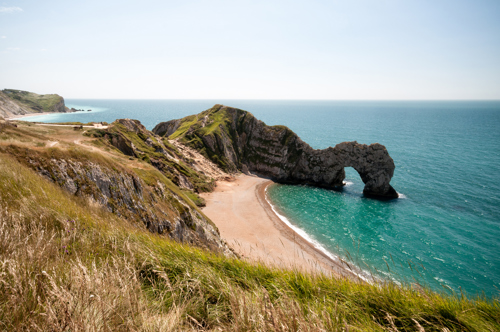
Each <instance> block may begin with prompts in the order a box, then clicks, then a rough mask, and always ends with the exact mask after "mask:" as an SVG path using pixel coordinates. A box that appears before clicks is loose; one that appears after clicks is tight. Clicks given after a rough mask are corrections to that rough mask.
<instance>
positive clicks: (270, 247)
mask: <svg viewBox="0 0 500 332" xmlns="http://www.w3.org/2000/svg"><path fill="white" fill-rule="evenodd" d="M272 183H273V182H272V181H270V180H267V179H263V178H260V177H255V176H249V175H243V174H242V175H238V176H237V177H236V178H235V180H234V181H218V182H217V187H216V189H215V191H214V192H212V193H205V194H201V196H202V197H203V198H204V199H205V200H206V204H207V205H206V207H205V208H203V212H204V213H205V214H206V215H207V216H208V217H209V218H210V219H211V220H212V221H213V222H214V223H215V224H216V225H217V227H218V228H219V230H220V233H221V236H222V238H223V239H225V240H226V242H227V243H228V244H229V245H230V246H231V247H232V248H233V249H234V250H235V251H236V252H237V253H238V254H239V255H241V256H242V257H243V258H246V259H249V260H253V261H261V262H264V263H265V264H268V265H276V266H279V267H285V268H292V269H298V270H305V271H309V272H320V273H324V274H333V275H335V276H345V277H352V278H354V279H358V278H357V277H356V275H355V274H354V273H352V272H351V271H350V270H349V269H347V268H345V266H344V264H342V263H339V262H336V261H334V260H332V259H331V258H329V257H328V256H327V255H326V254H324V253H323V252H321V251H320V250H318V249H316V248H315V247H314V246H313V245H312V244H311V243H310V242H308V241H306V240H305V239H304V238H302V237H301V236H300V235H298V234H297V233H296V232H294V231H293V230H292V229H291V228H290V227H289V226H288V225H286V224H285V223H284V222H283V221H282V220H281V219H280V218H279V217H278V216H277V215H276V214H275V213H274V211H273V210H272V208H271V206H270V205H269V203H268V202H267V201H266V199H265V195H266V193H265V189H266V187H267V186H268V185H270V184H272Z"/></svg>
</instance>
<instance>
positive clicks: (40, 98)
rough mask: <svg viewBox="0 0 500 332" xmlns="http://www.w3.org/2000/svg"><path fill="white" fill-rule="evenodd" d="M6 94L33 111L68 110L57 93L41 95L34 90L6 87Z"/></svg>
mask: <svg viewBox="0 0 500 332" xmlns="http://www.w3.org/2000/svg"><path fill="white" fill-rule="evenodd" d="M2 92H3V93H4V95H6V96H7V97H9V98H10V99H12V100H13V101H15V102H16V103H18V104H19V105H20V106H24V107H25V108H27V109H29V110H31V112H35V113H42V112H66V111H67V109H66V107H65V105H64V99H63V98H62V97H61V96H59V95H57V94H46V95H39V94H37V93H34V92H28V91H22V90H14V89H4V90H2Z"/></svg>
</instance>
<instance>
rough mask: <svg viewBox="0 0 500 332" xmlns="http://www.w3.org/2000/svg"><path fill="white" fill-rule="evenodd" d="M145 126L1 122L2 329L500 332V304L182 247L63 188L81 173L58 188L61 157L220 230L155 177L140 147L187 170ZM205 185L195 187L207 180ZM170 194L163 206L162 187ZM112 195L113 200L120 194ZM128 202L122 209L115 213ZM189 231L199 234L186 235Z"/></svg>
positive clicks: (135, 218) (170, 213) (171, 216)
mask: <svg viewBox="0 0 500 332" xmlns="http://www.w3.org/2000/svg"><path fill="white" fill-rule="evenodd" d="M116 124H120V122H117V123H116ZM136 124H137V123H136ZM138 128H139V129H140V130H139V131H137V132H136V131H135V130H134V128H132V129H133V130H130V128H127V123H125V124H124V123H121V125H119V126H116V127H115V128H113V125H112V126H111V127H110V128H108V129H109V131H108V130H105V131H103V132H88V133H87V135H89V136H83V134H82V133H81V132H79V131H74V130H73V129H72V128H71V127H69V128H64V127H41V126H36V125H32V124H27V123H21V122H19V123H18V124H17V127H14V126H12V125H11V124H7V123H5V122H3V121H1V122H0V330H4V331H27V330H30V331H37V330H38V331H190V330H192V331H500V305H499V302H498V300H497V299H486V298H481V297H474V298H472V297H467V296H466V295H465V294H454V295H445V294H438V293H435V292H431V291H430V290H427V289H421V288H412V287H409V286H402V287H399V286H397V285H394V284H392V283H388V284H384V285H369V284H366V283H359V282H355V281H351V280H346V279H336V278H332V277H329V276H325V275H312V274H306V273H302V272H300V271H293V270H281V269H277V268H273V267H268V266H264V265H262V264H259V263H251V262H247V261H244V260H240V259H239V258H237V257H235V255H233V254H231V253H230V252H225V253H224V252H223V251H222V250H215V249H213V247H210V246H205V247H204V246H203V245H200V243H201V242H200V243H196V241H194V243H193V244H194V246H193V245H189V244H188V241H182V239H178V241H177V242H176V241H173V240H172V239H173V238H175V237H171V236H169V232H170V231H165V232H163V233H162V234H160V233H159V232H158V230H157V229H156V230H152V229H150V228H148V226H147V224H146V223H144V221H143V220H142V219H141V218H140V213H139V214H138V213H133V211H130V210H128V209H125V207H120V208H117V209H113V208H110V206H108V204H107V202H109V201H106V202H104V201H99V199H95V197H100V196H93V193H94V191H96V190H97V191H102V192H103V193H104V192H105V190H104V191H103V189H102V188H105V187H102V188H101V187H99V186H96V187H92V184H91V183H87V182H85V181H82V183H80V184H79V185H76V184H75V186H77V187H78V188H91V190H89V191H86V190H80V192H78V191H76V192H74V193H73V192H72V191H71V190H69V189H68V188H69V187H68V186H65V184H68V183H69V181H68V179H69V178H71V179H78V176H80V177H81V178H82V179H83V175H84V174H86V173H85V172H84V171H82V172H81V173H78V172H75V174H73V175H72V174H69V173H71V171H69V172H67V173H68V176H69V177H68V178H66V181H65V182H64V183H63V182H61V181H59V180H60V179H62V177H61V176H60V175H58V174H60V172H59V173H58V171H57V169H59V170H60V169H61V168H60V167H59V166H61V165H63V163H62V162H61V160H65V161H66V167H67V168H66V169H67V170H69V169H70V168H69V167H68V166H67V165H69V164H70V162H71V163H74V165H73V169H78V168H77V167H76V166H75V165H76V164H77V163H80V166H79V167H80V169H82V170H86V171H89V172H90V171H92V170H93V171H95V170H96V167H97V166H98V167H99V169H100V170H101V172H103V174H109V175H110V176H111V175H113V176H119V175H120V174H121V176H123V177H126V178H129V179H133V178H134V177H135V178H136V179H137V180H136V181H137V183H140V185H137V184H136V185H134V184H133V183H134V181H133V180H130V181H131V182H132V185H131V186H130V187H129V186H128V185H125V184H124V185H123V187H122V189H123V190H125V189H126V188H129V189H130V190H133V191H134V192H133V193H132V194H130V195H131V197H132V196H133V195H138V193H139V192H142V197H143V200H144V201H145V202H144V203H143V204H144V206H145V208H146V205H147V204H150V205H149V209H150V210H151V211H153V212H154V211H156V210H155V209H156V208H158V209H160V210H162V211H165V213H166V216H165V220H168V221H169V222H170V221H172V220H177V219H176V218H178V219H182V213H185V212H186V209H189V211H188V212H189V214H190V215H191V216H193V215H197V218H199V220H198V223H197V224H196V225H198V226H196V227H199V228H203V227H206V226H207V225H211V222H209V221H208V220H207V221H206V223H201V221H202V219H204V220H205V218H206V217H204V216H203V214H202V212H201V211H200V210H199V209H198V207H197V206H196V204H194V202H193V201H192V200H191V199H190V198H189V197H188V196H187V195H185V192H189V193H190V195H191V196H192V197H195V196H196V190H195V189H192V190H189V189H186V188H180V187H179V186H178V185H176V184H175V183H174V182H173V181H172V180H171V179H170V178H169V176H171V177H172V178H174V177H175V176H177V174H178V173H176V172H180V173H181V174H183V175H184V173H182V172H181V171H179V170H178V169H177V168H175V167H174V166H173V165H170V164H168V163H167V161H166V160H163V161H162V163H160V164H162V165H163V163H164V167H163V168H164V169H167V170H168V172H171V173H168V172H167V171H161V170H160V169H161V166H160V167H158V168H156V167H155V163H156V162H155V161H154V160H160V159H161V158H160V157H161V156H159V155H155V154H154V153H157V152H154V153H153V152H152V150H151V151H149V150H147V149H146V147H145V146H142V145H141V144H140V142H139V141H136V136H137V137H139V139H141V140H142V141H143V142H146V141H147V140H148V138H151V141H152V146H155V144H156V145H158V146H160V147H161V148H162V149H163V148H164V149H165V151H166V152H167V153H168V154H171V157H173V159H170V158H168V157H165V158H166V159H168V161H169V162H176V161H175V160H178V161H179V162H180V161H182V158H181V156H180V155H181V154H182V153H180V150H179V149H178V148H176V147H175V146H174V145H173V144H172V145H168V144H167V143H169V142H168V141H166V140H164V139H163V138H159V137H157V136H154V135H152V134H151V133H149V134H148V133H143V132H142V128H140V127H138ZM139 132H140V133H142V134H143V135H149V136H147V137H142V138H141V135H139V134H138V133H139ZM115 134H116V136H113V135H115ZM120 135H123V137H122V138H123V139H125V138H127V137H128V139H129V140H128V141H126V142H125V143H127V144H129V147H130V148H131V150H129V152H130V154H125V153H124V152H123V151H122V150H121V149H119V148H117V147H116V146H121V145H120V144H114V145H113V137H118V136H120ZM134 135H136V136H134ZM91 136H93V137H91ZM153 138H154V139H153ZM119 141H120V139H119V138H116V139H115V143H117V142H119ZM160 141H163V143H162V144H163V146H161V144H160ZM55 142H57V143H56V144H54V143H55ZM131 143H133V145H132V144H131ZM127 144H125V145H123V146H126V145H127ZM146 145H147V146H149V144H146ZM146 150H147V151H146ZM155 150H157V149H156V148H155ZM158 150H159V149H158ZM169 151H170V152H169ZM174 151H177V153H178V154H176V153H175V152H174ZM142 153H143V154H147V155H148V158H146V157H145V156H144V155H142ZM162 155H163V156H166V155H165V154H162ZM196 158H198V157H196ZM53 160H54V161H53ZM195 161H196V160H195V158H194V155H193V158H186V159H185V160H184V161H182V162H183V164H184V165H185V166H186V167H189V172H197V171H196V169H195V166H196V165H198V164H196V163H195ZM189 163H191V166H190V165H189ZM96 165H97V166H96ZM158 165H159V164H158ZM168 166H171V167H172V169H169V167H168ZM181 169H182V167H181ZM44 170H45V171H47V172H48V175H47V174H46V173H45V172H44ZM189 172H186V173H187V174H188V175H189ZM79 174H80V175H79ZM92 174H94V173H92ZM168 174H170V175H168ZM188 175H184V176H185V177H186V179H187V180H189V181H190V182H191V179H192V177H190V176H188ZM202 175H203V174H201V173H199V174H198V178H199V179H203V176H205V177H207V176H206V175H203V176H202ZM92 179H93V178H92V177H88V181H91V180H92ZM73 181H74V182H75V180H73ZM192 181H193V182H195V180H194V178H193V180H192ZM207 181H208V180H207ZM122 182H123V183H126V182H127V181H126V179H125V180H124V181H122ZM158 182H159V183H160V184H158ZM162 186H163V187H164V192H165V197H163V196H161V193H158V190H160V189H158V190H157V189H155V188H159V187H162ZM139 187H141V188H142V189H141V190H139V189H138V188H139ZM132 188H134V189H132ZM207 188H209V187H207ZM108 189H109V188H108ZM198 189H199V190H202V189H203V190H204V187H198ZM109 190H110V193H111V192H114V191H113V190H115V189H113V188H111V189H109ZM118 191H119V190H118ZM118 191H116V192H118ZM160 191H161V190H160ZM155 193H156V194H155ZM100 194H102V193H101V192H100ZM155 195H156V196H155ZM124 196H125V195H124ZM124 196H122V199H125V198H124ZM103 197H105V198H106V199H107V200H109V199H110V198H109V197H111V194H110V196H109V197H108V196H106V195H104V196H103ZM113 197H114V196H113ZM103 199H104V198H103ZM119 199H120V197H118V196H116V198H113V200H114V202H115V204H118V201H119ZM134 199H135V198H134ZM174 199H175V200H176V201H177V202H178V204H180V205H182V206H183V207H184V210H183V209H181V208H180V207H178V206H177V205H176V204H174ZM135 200H136V199H135ZM155 200H156V201H157V202H158V204H159V205H154V203H155ZM136 201H137V200H136ZM127 204H128V203H127ZM164 204H165V205H164ZM132 206H133V204H132ZM177 207H178V208H179V209H181V210H183V211H184V212H181V211H180V210H177ZM146 210H147V209H146ZM127 211H128V212H127ZM153 212H151V213H153ZM198 215H199V216H198ZM186 218H187V216H185V219H182V220H184V221H183V222H184V223H186V220H188V219H189V218H187V219H186ZM204 229H205V230H206V229H208V228H204ZM186 231H187V232H194V230H192V228H190V227H189V226H188V227H187V228H186ZM186 234H188V233H186ZM193 234H194V233H193ZM193 236H194V235H193ZM214 236H215V235H214ZM200 239H201V238H200ZM207 243H208V242H207ZM219 249H220V248H219Z"/></svg>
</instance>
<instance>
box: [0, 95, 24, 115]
mask: <svg viewBox="0 0 500 332" xmlns="http://www.w3.org/2000/svg"><path fill="white" fill-rule="evenodd" d="M28 113H30V111H29V109H28V108H27V107H25V106H20V105H19V104H18V103H16V102H15V101H14V100H12V99H11V98H9V97H8V96H7V95H5V94H4V93H3V92H2V91H0V116H2V117H4V118H9V117H11V116H15V115H25V114H28Z"/></svg>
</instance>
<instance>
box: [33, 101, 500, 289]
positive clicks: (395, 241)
mask: <svg viewBox="0 0 500 332" xmlns="http://www.w3.org/2000/svg"><path fill="white" fill-rule="evenodd" d="M215 103H223V104H226V105H229V106H233V107H238V108H242V109H245V110H248V111H250V112H252V113H253V114H254V115H255V116H256V117H258V118H259V119H262V120H263V121H264V122H266V123H267V124H269V125H276V124H283V125H286V126H288V127H289V128H291V129H292V130H294V131H295V132H296V133H297V134H298V135H299V136H300V137H301V138H302V139H303V140H304V141H306V142H308V143H309V144H310V145H311V146H312V147H314V148H317V149H322V148H326V147H328V146H334V145H335V144H337V143H340V142H342V141H351V140H357V141H358V142H360V143H366V144H370V143H374V142H379V143H381V144H383V145H385V146H386V147H387V149H388V151H389V153H390V155H391V156H392V158H393V159H394V161H395V164H396V170H395V174H394V178H393V179H392V181H391V184H392V185H393V187H394V188H395V189H396V190H397V191H398V192H399V193H401V194H402V198H401V199H398V200H393V201H388V202H381V201H376V200H372V199H367V198H364V197H363V195H362V190H363V183H362V181H361V179H360V178H359V175H358V174H357V173H356V171H354V170H353V169H351V168H348V169H346V183H347V185H346V187H345V189H344V190H343V191H342V192H335V191H329V190H324V189H318V188H312V187H307V186H290V185H273V186H271V187H270V188H269V190H268V194H269V198H270V200H271V202H272V203H273V204H274V205H275V207H276V209H277V210H278V211H279V212H280V213H281V214H283V215H284V216H286V218H288V219H289V220H290V222H291V223H292V224H294V225H295V226H297V227H299V228H301V229H302V230H304V231H305V232H306V233H307V234H309V236H310V237H311V238H312V239H313V240H314V241H315V242H317V243H318V244H319V245H321V246H322V247H323V248H325V249H327V250H328V251H330V252H332V253H334V254H336V255H339V256H341V257H347V258H348V259H350V260H352V261H354V262H356V264H357V265H358V266H359V267H360V268H362V269H364V270H365V271H370V272H371V273H373V274H374V275H376V276H382V277H385V278H391V279H394V280H397V281H399V282H415V281H417V282H419V283H420V284H425V285H428V286H430V287H432V288H433V289H435V290H441V291H445V292H449V291H450V289H452V290H454V291H457V292H459V291H460V290H459V288H460V287H461V288H462V289H463V290H464V291H466V292H468V293H469V294H476V293H480V292H483V291H484V292H485V294H486V295H488V296H498V294H499V288H500V102H495V101H492V102H466V101H460V102H453V101H450V102H446V101H440V102H410V101H405V102H382V101H380V102H368V101H366V102H355V101H345V102H343V101H244V100H229V101H224V100H218V101H210V100H208V101H207V100H205V101H203V100H201V101H199V100H197V101H182V100H179V101H167V100H163V101H162V100H149V101H144V100H67V105H68V106H70V107H76V108H84V109H89V108H90V109H92V110H93V111H92V112H81V113H74V114H61V115H50V116H44V117H36V118H30V120H32V121H34V120H37V121H47V122H60V121H82V122H88V121H107V122H111V121H113V120H115V119H117V118H135V119H139V120H141V121H142V122H143V124H144V125H145V126H146V127H147V128H148V129H152V128H153V127H154V125H156V124H157V123H158V122H160V121H166V120H170V119H175V118H180V117H183V116H186V115H189V114H193V113H198V112H200V111H202V110H205V109H207V108H209V107H211V106H212V105H213V104H215Z"/></svg>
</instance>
